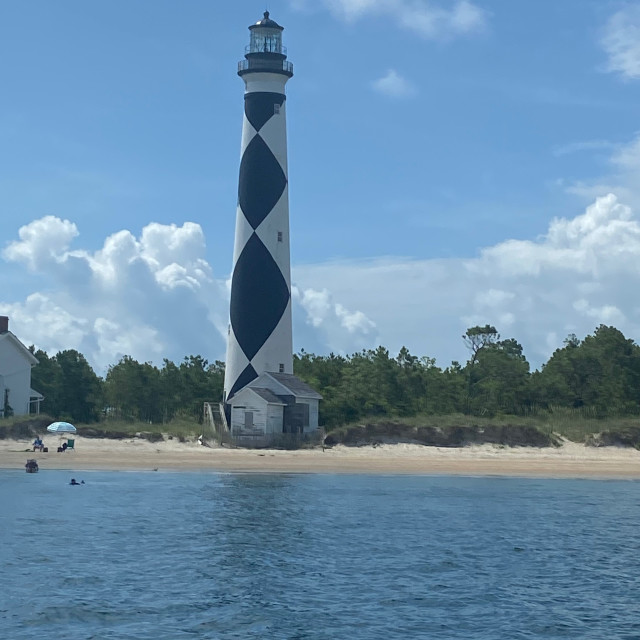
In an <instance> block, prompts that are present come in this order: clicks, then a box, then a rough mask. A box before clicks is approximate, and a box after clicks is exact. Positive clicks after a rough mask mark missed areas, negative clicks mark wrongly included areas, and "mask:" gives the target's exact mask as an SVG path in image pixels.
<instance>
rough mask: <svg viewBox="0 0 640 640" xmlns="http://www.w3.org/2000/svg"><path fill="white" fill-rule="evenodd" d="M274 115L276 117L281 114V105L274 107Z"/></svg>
mask: <svg viewBox="0 0 640 640" xmlns="http://www.w3.org/2000/svg"><path fill="white" fill-rule="evenodd" d="M273 113H274V115H276V116H277V115H278V114H279V113H280V105H279V104H274V105H273Z"/></svg>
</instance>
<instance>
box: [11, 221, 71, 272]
mask: <svg viewBox="0 0 640 640" xmlns="http://www.w3.org/2000/svg"><path fill="white" fill-rule="evenodd" d="M77 235H78V229H77V227H76V225H75V224H73V223H72V222H69V220H60V218H56V217H55V216H45V217H44V218H41V219H40V220H36V221H34V222H32V223H30V224H28V225H25V226H24V227H20V229H19V230H18V237H19V238H20V240H19V241H15V242H11V243H9V245H8V246H7V247H6V248H5V249H4V250H3V252H2V256H3V257H4V258H5V259H6V260H10V261H13V262H23V263H24V264H25V265H26V266H27V268H28V269H29V270H30V271H36V270H37V269H42V268H46V267H47V265H49V264H50V263H52V262H61V261H62V260H64V259H66V257H67V256H68V253H67V250H68V248H69V245H70V244H71V241H72V240H73V239H74V238H75V237H76V236H77Z"/></svg>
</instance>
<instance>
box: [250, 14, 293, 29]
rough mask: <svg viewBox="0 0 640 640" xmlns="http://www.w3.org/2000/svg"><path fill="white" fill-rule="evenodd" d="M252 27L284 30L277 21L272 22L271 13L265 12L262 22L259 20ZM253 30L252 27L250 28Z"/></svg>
mask: <svg viewBox="0 0 640 640" xmlns="http://www.w3.org/2000/svg"><path fill="white" fill-rule="evenodd" d="M252 27H267V28H270V29H280V30H281V31H282V30H283V29H284V27H281V26H280V25H279V24H278V23H277V22H276V21H275V20H272V19H271V18H270V17H269V12H268V11H265V12H264V17H263V18H262V20H258V22H256V23H255V24H254V25H252ZM249 28H251V27H249Z"/></svg>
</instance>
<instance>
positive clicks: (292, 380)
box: [265, 371, 322, 400]
mask: <svg viewBox="0 0 640 640" xmlns="http://www.w3.org/2000/svg"><path fill="white" fill-rule="evenodd" d="M265 375H267V376H271V377H272V378H273V379H274V380H275V381H276V382H279V383H280V384H281V385H282V386H283V387H286V388H287V389H289V391H291V393H292V394H293V395H294V396H300V397H303V398H317V399H318V400H321V399H322V396H321V395H320V394H319V393H318V392H317V391H315V390H314V389H312V388H311V387H310V386H309V385H308V384H307V383H306V382H304V381H303V380H300V378H298V376H294V375H293V374H291V373H275V372H271V371H267V372H266V374H265Z"/></svg>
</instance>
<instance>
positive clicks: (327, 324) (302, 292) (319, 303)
mask: <svg viewBox="0 0 640 640" xmlns="http://www.w3.org/2000/svg"><path fill="white" fill-rule="evenodd" d="M292 297H293V300H294V301H295V302H297V304H298V305H299V307H301V309H302V310H303V311H304V313H305V316H306V318H305V322H306V324H307V325H309V326H311V327H313V329H314V331H315V333H316V336H315V337H316V340H315V341H314V342H315V343H316V344H317V342H318V337H319V336H322V337H321V340H320V342H321V343H324V345H326V346H329V350H331V351H336V352H338V353H342V354H346V353H352V352H354V351H358V350H360V349H364V348H368V347H372V346H373V345H375V344H378V332H377V330H376V324H375V322H373V321H372V320H371V319H370V318H368V317H367V316H366V315H365V314H364V313H363V312H362V311H358V310H356V311H351V310H349V309H347V308H346V307H345V306H344V305H343V304H341V303H339V302H336V301H335V299H334V296H333V295H332V294H331V292H329V290H327V289H326V288H323V289H313V288H308V289H301V288H299V287H298V286H295V285H294V286H293V287H292ZM306 335H307V339H309V340H312V339H313V338H312V336H310V335H309V334H308V333H307V334H306ZM305 349H306V350H307V351H309V350H310V348H309V346H305ZM325 349H326V347H325Z"/></svg>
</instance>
